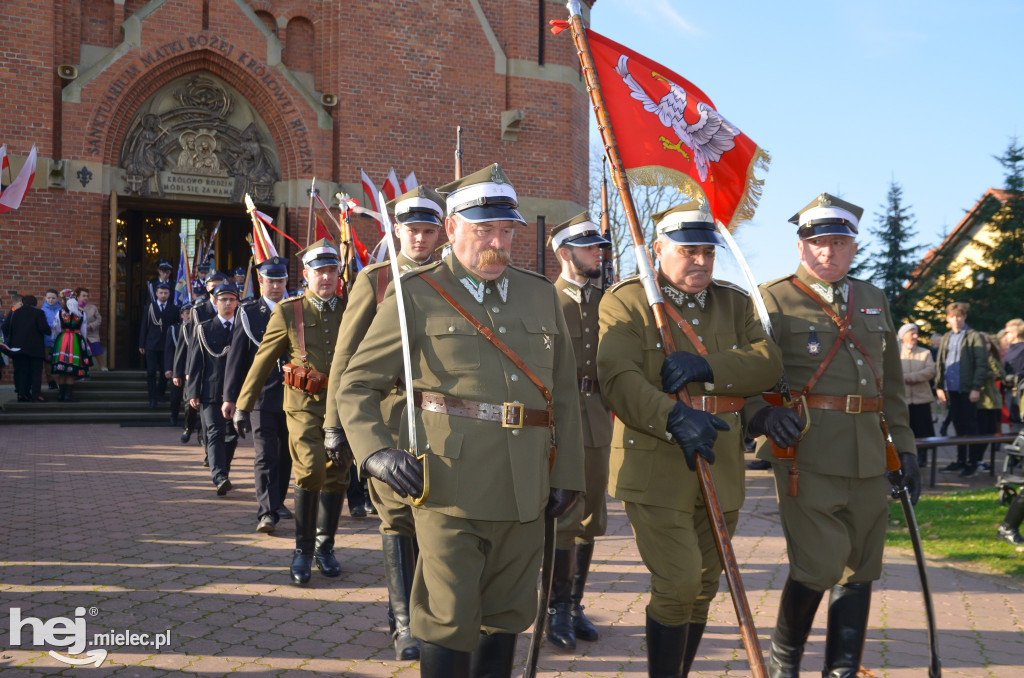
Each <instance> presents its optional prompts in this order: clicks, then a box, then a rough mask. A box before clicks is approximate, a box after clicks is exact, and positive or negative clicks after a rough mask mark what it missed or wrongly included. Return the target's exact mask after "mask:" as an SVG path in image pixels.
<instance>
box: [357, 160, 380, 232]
mask: <svg viewBox="0 0 1024 678" xmlns="http://www.w3.org/2000/svg"><path fill="white" fill-rule="evenodd" d="M359 176H360V178H361V179H362V182H363V193H365V194H366V205H367V207H369V208H370V209H371V210H373V211H374V212H376V213H377V214H380V211H381V209H383V207H384V206H383V205H378V204H377V187H376V186H375V185H374V184H373V182H372V181H370V177H368V176H366V172H364V171H363V170H359ZM377 230H378V231H379V233H380V235H381V236H383V235H384V228H383V227H382V226H381V225H380V220H378V221H377Z"/></svg>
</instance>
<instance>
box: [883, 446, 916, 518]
mask: <svg viewBox="0 0 1024 678" xmlns="http://www.w3.org/2000/svg"><path fill="white" fill-rule="evenodd" d="M900 466H901V467H902V470H903V473H889V474H888V475H889V482H890V483H892V486H893V488H895V489H896V490H902V489H903V488H904V487H905V488H907V491H908V492H909V493H910V503H911V504H915V505H916V504H917V500H918V499H920V498H921V467H920V466H918V464H917V457H916V456H915V455H913V454H910V453H909V452H900Z"/></svg>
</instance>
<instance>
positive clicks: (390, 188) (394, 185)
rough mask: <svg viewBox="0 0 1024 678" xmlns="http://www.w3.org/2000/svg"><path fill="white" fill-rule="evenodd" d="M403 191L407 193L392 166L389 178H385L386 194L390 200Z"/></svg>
mask: <svg viewBox="0 0 1024 678" xmlns="http://www.w3.org/2000/svg"><path fill="white" fill-rule="evenodd" d="M403 193H405V191H404V190H403V189H402V185H401V184H400V183H399V182H398V177H397V176H396V175H395V168H394V167H392V168H391V169H390V170H388V178H387V179H385V180H384V195H386V196H387V198H388V200H394V199H395V198H397V197H398V196H400V195H402V194H403Z"/></svg>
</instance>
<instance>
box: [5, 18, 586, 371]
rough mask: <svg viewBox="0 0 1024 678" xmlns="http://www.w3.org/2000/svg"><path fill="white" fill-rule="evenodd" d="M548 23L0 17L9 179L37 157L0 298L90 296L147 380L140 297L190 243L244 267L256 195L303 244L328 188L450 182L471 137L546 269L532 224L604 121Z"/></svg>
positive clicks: (550, 210)
mask: <svg viewBox="0 0 1024 678" xmlns="http://www.w3.org/2000/svg"><path fill="white" fill-rule="evenodd" d="M551 18H565V8H564V4H563V3H562V2H560V1H555V0H458V1H457V2H453V1H452V0H424V1H422V2H403V1H399V0H389V1H380V2H358V3H353V2H342V1H341V0H324V1H322V2H315V3H313V2H308V1H302V0H278V1H275V2H271V1H269V0H248V1H247V0H151V1H149V2H146V1H144V0H6V1H5V2H3V3H0V25H2V26H4V36H3V40H2V47H0V63H2V64H3V67H2V68H0V92H3V97H2V103H0V106H2V108H3V110H2V114H0V144H7V152H8V155H9V157H10V158H11V167H10V172H11V174H7V173H5V174H4V176H3V178H2V180H3V183H4V184H7V183H10V181H11V179H12V177H13V176H16V175H17V172H18V169H19V168H20V166H21V164H22V163H23V162H24V158H25V156H27V155H28V152H29V149H30V147H31V146H32V144H35V145H36V146H37V148H38V153H39V160H38V165H37V167H38V170H37V173H36V177H35V181H34V183H33V185H32V190H30V191H29V193H28V195H27V196H26V198H25V201H24V203H23V204H22V206H21V207H20V208H19V209H18V210H16V211H13V212H10V213H7V214H5V215H2V216H0V233H2V235H3V246H2V248H0V303H3V304H4V305H5V306H8V305H9V302H10V296H11V295H12V294H34V295H36V296H37V297H41V296H42V294H43V291H44V290H45V289H46V288H48V287H55V288H58V289H59V288H63V287H79V286H81V287H87V288H89V289H90V291H91V293H92V301H93V302H94V303H96V304H97V305H98V306H99V308H100V310H101V312H102V314H103V316H104V336H103V343H104V345H105V347H106V350H107V352H108V355H109V356H110V359H111V365H112V366H113V367H132V366H135V361H136V359H137V357H138V356H137V351H135V350H134V347H135V341H136V335H137V331H138V325H139V318H140V315H141V303H142V299H143V298H144V295H143V292H142V291H141V290H142V289H143V285H144V283H145V281H146V280H147V279H149V278H151V277H153V276H154V274H155V269H156V262H157V260H158V259H161V258H163V259H169V260H171V261H172V262H175V263H176V262H177V260H178V257H179V253H180V248H181V242H182V240H181V236H182V235H184V238H185V242H186V248H188V251H189V253H190V254H191V252H192V248H193V247H194V246H195V239H196V236H197V235H199V236H203V235H205V234H208V233H210V232H212V229H213V227H214V226H215V225H216V224H218V223H219V224H220V229H219V231H218V237H217V254H216V256H217V260H216V264H217V266H218V267H219V268H222V269H228V268H233V267H237V266H243V265H245V264H246V263H247V261H248V259H249V255H250V252H249V246H248V244H247V243H246V242H245V239H244V238H245V235H246V234H247V233H248V232H249V230H250V227H249V221H248V217H247V215H246V214H245V211H244V207H243V205H242V197H243V195H244V194H245V193H248V194H249V195H251V196H252V197H253V198H254V200H255V201H256V203H257V206H258V207H259V209H260V210H261V211H263V212H265V213H267V214H269V215H271V216H273V217H274V218H275V222H276V225H278V226H279V227H281V228H283V229H284V230H285V231H286V232H287V233H288V234H289V235H291V236H292V237H294V238H295V239H296V240H298V241H299V242H300V243H302V244H303V245H304V244H305V242H304V241H305V234H306V224H307V219H308V213H309V212H308V207H307V206H308V201H309V193H308V191H309V188H310V182H311V180H312V178H313V177H314V176H315V177H316V179H317V187H318V190H319V193H320V195H321V196H323V197H324V200H325V202H327V203H328V204H329V205H336V204H337V201H336V200H335V198H334V196H335V194H336V193H338V192H342V193H348V194H350V195H352V196H354V197H356V198H357V199H359V200H360V201H361V202H363V203H364V204H365V197H364V195H363V190H362V188H361V185H360V170H361V169H362V170H365V171H366V173H367V174H368V175H369V176H370V178H371V179H372V180H373V181H374V182H376V183H377V185H378V186H379V185H380V184H382V183H383V181H384V178H385V177H386V176H387V174H388V170H389V169H390V168H394V169H395V171H396V173H397V174H398V175H399V178H400V179H401V178H404V177H405V176H406V175H407V174H408V173H409V172H415V173H416V176H417V178H418V180H419V182H420V183H422V184H425V185H431V186H437V185H440V184H443V183H447V182H448V181H450V180H451V179H452V178H453V173H454V152H455V129H456V126H457V125H461V126H462V127H463V129H464V130H465V131H464V133H463V164H464V169H465V171H466V172H467V173H468V172H472V171H475V170H477V169H479V168H481V167H483V166H485V165H487V164H489V163H492V162H499V163H501V165H502V166H503V167H504V168H505V170H506V172H507V173H508V175H509V176H510V177H511V179H512V181H513V182H514V184H515V186H516V189H517V191H518V193H519V196H520V208H521V211H522V212H523V214H524V216H525V217H526V218H527V219H528V220H530V221H531V222H533V223H532V224H531V225H530V226H529V227H527V228H526V229H524V230H523V232H522V233H521V234H520V235H519V236H517V239H516V243H515V252H514V261H515V263H516V264H517V265H520V266H524V267H527V268H534V269H536V268H537V267H538V266H539V265H541V262H542V257H543V256H544V255H543V254H542V250H543V249H544V248H543V242H542V241H540V242H538V235H539V234H538V230H539V228H538V226H539V225H541V224H543V223H545V222H546V224H547V226H548V228H550V226H552V225H555V224H557V223H559V222H560V221H562V220H564V219H566V218H568V217H570V216H573V215H574V214H576V213H577V212H579V211H580V210H582V209H584V206H585V205H586V197H587V172H588V161H587V158H588V140H587V130H588V123H589V115H590V108H589V105H588V102H587V98H586V93H585V89H584V85H583V81H582V78H581V77H580V69H579V65H578V63H577V59H576V55H575V50H574V48H573V45H572V40H571V39H569V38H568V37H566V36H561V37H560V38H556V37H554V36H552V35H551V34H550V33H548V32H547V31H546V26H545V24H546V22H547V20H548V19H551ZM374 232H375V227H374V226H373V225H372V224H364V225H363V226H361V227H360V229H359V233H360V234H361V235H362V237H363V239H364V240H370V241H373V242H375V241H376V238H375V237H373V235H372V234H373V233H374ZM286 244H287V247H286V246H285V245H286ZM278 246H279V249H280V250H281V251H283V252H284V253H286V254H289V255H290V254H293V253H294V251H295V247H294V245H291V244H290V243H286V242H285V241H284V239H283V238H280V237H279V240H278ZM545 263H546V265H545V268H546V270H547V271H548V272H549V273H554V271H555V268H554V262H553V260H552V257H551V256H550V255H548V256H547V257H546V262H545ZM293 272H294V271H293ZM111 349H113V350H111Z"/></svg>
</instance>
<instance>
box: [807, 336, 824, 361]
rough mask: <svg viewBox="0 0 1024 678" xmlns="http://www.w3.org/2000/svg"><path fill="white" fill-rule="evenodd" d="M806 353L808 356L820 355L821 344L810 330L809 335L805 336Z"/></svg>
mask: <svg viewBox="0 0 1024 678" xmlns="http://www.w3.org/2000/svg"><path fill="white" fill-rule="evenodd" d="M807 353H808V354H810V355H818V354H819V353H821V342H820V341H818V333H817V332H815V331H814V330H811V333H810V334H808V335H807Z"/></svg>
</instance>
